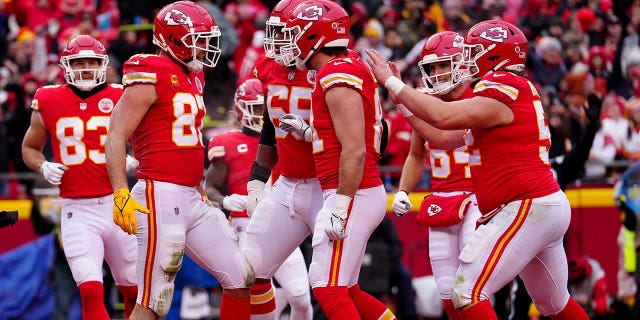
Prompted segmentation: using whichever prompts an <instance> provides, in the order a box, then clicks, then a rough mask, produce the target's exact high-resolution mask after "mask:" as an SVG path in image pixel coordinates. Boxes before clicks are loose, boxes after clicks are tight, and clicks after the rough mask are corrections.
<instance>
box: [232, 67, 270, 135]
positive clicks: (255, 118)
mask: <svg viewBox="0 0 640 320" xmlns="http://www.w3.org/2000/svg"><path fill="white" fill-rule="evenodd" d="M234 103H235V106H236V111H237V112H238V118H239V119H240V123H242V126H243V127H245V128H247V129H250V130H253V131H255V132H260V130H262V114H263V112H264V93H263V91H262V82H260V80H258V79H256V78H251V79H249V80H247V81H245V82H243V83H242V84H241V85H240V86H239V87H238V89H236V94H235V96H234Z"/></svg>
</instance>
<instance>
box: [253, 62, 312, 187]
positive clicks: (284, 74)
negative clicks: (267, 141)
mask: <svg viewBox="0 0 640 320" xmlns="http://www.w3.org/2000/svg"><path fill="white" fill-rule="evenodd" d="M308 72H309V71H306V70H305V71H301V70H297V69H290V68H287V67H284V66H281V65H279V64H278V63H276V62H275V60H273V59H270V58H267V57H266V56H264V55H263V56H262V57H261V58H260V59H259V60H258V62H257V63H256V67H255V69H254V74H255V76H256V77H257V78H258V79H259V80H260V81H262V85H263V86H264V92H266V97H267V99H266V104H267V110H268V112H269V117H270V118H271V122H272V123H273V125H274V126H275V130H276V141H277V149H278V163H279V164H280V168H282V175H283V176H285V177H287V178H291V179H308V178H315V176H316V168H315V165H314V162H313V153H312V151H313V150H312V147H311V143H309V142H307V141H304V137H302V136H300V135H298V134H297V133H293V132H289V133H288V132H285V131H284V130H282V129H280V117H282V116H283V115H285V114H287V113H293V114H297V115H299V116H301V117H302V118H304V119H305V121H307V123H309V121H310V120H309V118H310V117H311V92H312V91H313V84H312V83H311V82H310V80H309V79H307V74H308Z"/></svg>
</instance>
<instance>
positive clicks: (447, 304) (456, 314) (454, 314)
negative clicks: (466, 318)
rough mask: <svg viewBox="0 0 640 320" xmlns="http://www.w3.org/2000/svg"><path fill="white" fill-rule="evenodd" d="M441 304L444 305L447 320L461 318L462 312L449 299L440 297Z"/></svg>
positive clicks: (458, 319) (459, 319)
mask: <svg viewBox="0 0 640 320" xmlns="http://www.w3.org/2000/svg"><path fill="white" fill-rule="evenodd" d="M442 306H443V307H444V312H446V313H447V317H449V320H462V313H461V312H460V310H458V309H456V307H455V306H454V305H453V301H451V299H442Z"/></svg>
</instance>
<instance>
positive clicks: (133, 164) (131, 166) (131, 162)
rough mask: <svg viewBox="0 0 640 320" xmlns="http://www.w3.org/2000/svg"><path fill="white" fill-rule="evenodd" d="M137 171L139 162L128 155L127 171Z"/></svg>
mask: <svg viewBox="0 0 640 320" xmlns="http://www.w3.org/2000/svg"><path fill="white" fill-rule="evenodd" d="M136 169H138V160H136V158H134V157H133V156H130V155H127V159H126V162H125V170H126V171H127V172H129V171H135V170H136Z"/></svg>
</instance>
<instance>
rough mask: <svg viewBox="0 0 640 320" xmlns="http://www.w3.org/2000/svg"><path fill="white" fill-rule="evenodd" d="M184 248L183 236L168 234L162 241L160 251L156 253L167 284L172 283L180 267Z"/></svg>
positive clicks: (175, 233)
mask: <svg viewBox="0 0 640 320" xmlns="http://www.w3.org/2000/svg"><path fill="white" fill-rule="evenodd" d="M184 246H185V235H184V234H182V233H177V232H174V233H168V234H167V235H166V238H165V239H164V240H163V241H162V246H161V251H160V252H159V253H158V264H159V265H160V268H161V269H162V271H163V272H164V278H165V280H166V281H168V282H173V280H174V279H175V277H176V274H177V273H178V271H180V268H181V267H182V258H183V256H184Z"/></svg>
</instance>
